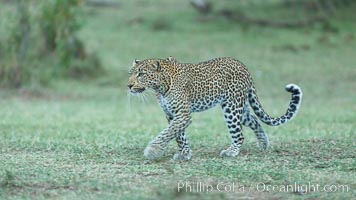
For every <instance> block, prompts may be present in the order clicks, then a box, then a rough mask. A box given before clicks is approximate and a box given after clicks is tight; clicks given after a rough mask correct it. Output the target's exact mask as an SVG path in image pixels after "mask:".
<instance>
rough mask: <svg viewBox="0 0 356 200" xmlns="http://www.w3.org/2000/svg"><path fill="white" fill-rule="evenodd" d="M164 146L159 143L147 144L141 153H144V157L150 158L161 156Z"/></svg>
mask: <svg viewBox="0 0 356 200" xmlns="http://www.w3.org/2000/svg"><path fill="white" fill-rule="evenodd" d="M165 149H166V147H165V146H163V145H160V144H149V145H148V146H147V147H146V148H145V150H144V152H143V154H144V155H145V157H146V158H148V159H150V160H154V159H157V158H160V157H162V155H163V153H164V151H165Z"/></svg>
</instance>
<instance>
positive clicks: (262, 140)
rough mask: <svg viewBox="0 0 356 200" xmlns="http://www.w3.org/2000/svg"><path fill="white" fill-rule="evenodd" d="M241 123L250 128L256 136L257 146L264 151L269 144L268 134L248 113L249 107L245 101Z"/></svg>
mask: <svg viewBox="0 0 356 200" xmlns="http://www.w3.org/2000/svg"><path fill="white" fill-rule="evenodd" d="M242 124H243V125H244V126H247V127H250V128H251V129H252V131H253V132H254V133H255V135H256V137H257V140H258V146H259V147H260V148H261V150H263V151H266V150H267V149H268V146H269V140H268V136H267V134H266V132H265V131H264V130H263V127H262V126H261V124H260V123H258V120H257V118H256V117H255V116H254V115H252V114H251V113H250V107H249V105H248V104H247V103H246V104H245V107H244V111H243V114H242Z"/></svg>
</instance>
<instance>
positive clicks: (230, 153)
mask: <svg viewBox="0 0 356 200" xmlns="http://www.w3.org/2000/svg"><path fill="white" fill-rule="evenodd" d="M239 152H240V150H239V148H238V147H234V148H232V147H229V148H228V149H226V150H222V151H221V153H220V156H221V157H235V156H237V155H239Z"/></svg>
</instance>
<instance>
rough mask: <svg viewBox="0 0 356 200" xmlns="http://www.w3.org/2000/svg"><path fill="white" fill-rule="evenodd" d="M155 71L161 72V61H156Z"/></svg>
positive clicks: (154, 64)
mask: <svg viewBox="0 0 356 200" xmlns="http://www.w3.org/2000/svg"><path fill="white" fill-rule="evenodd" d="M152 66H153V70H155V71H157V72H159V71H161V64H160V63H159V61H156V62H155V63H153V65H152Z"/></svg>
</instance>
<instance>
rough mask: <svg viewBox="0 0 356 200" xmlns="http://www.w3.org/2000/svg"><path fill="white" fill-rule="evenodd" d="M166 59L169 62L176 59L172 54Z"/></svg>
mask: <svg viewBox="0 0 356 200" xmlns="http://www.w3.org/2000/svg"><path fill="white" fill-rule="evenodd" d="M166 60H167V61H170V62H176V61H177V60H176V59H175V58H174V57H173V56H169V57H168V58H167V59H166Z"/></svg>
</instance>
